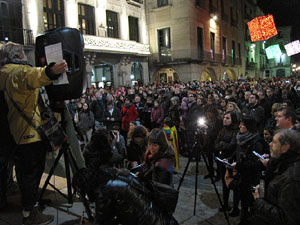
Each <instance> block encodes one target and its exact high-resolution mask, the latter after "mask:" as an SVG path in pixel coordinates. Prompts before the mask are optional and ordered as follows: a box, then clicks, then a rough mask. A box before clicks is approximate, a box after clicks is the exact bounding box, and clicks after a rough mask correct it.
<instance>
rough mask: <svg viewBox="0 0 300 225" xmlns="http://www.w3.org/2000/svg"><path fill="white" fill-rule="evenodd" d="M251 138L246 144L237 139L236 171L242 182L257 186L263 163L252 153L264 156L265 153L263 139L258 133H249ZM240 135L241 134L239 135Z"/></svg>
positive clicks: (246, 140)
mask: <svg viewBox="0 0 300 225" xmlns="http://www.w3.org/2000/svg"><path fill="white" fill-rule="evenodd" d="M248 134H249V135H250V134H251V136H250V137H249V138H247V139H245V141H244V142H241V143H240V142H239V139H238V138H237V151H236V162H237V164H236V167H235V168H236V169H237V171H238V172H239V173H240V174H241V180H242V182H246V183H249V184H252V185H255V184H257V183H258V181H259V178H260V177H259V175H260V172H261V163H260V162H259V161H258V159H257V157H256V156H255V155H254V154H253V152H252V151H256V152H257V153H259V154H261V155H263V154H264V153H265V149H264V143H263V139H262V138H261V137H260V135H259V134H258V133H248ZM238 135H240V133H238Z"/></svg>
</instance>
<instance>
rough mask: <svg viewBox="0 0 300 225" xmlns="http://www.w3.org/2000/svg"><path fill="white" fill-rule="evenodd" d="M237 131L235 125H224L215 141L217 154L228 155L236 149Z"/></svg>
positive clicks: (225, 156) (226, 156) (220, 155)
mask: <svg viewBox="0 0 300 225" xmlns="http://www.w3.org/2000/svg"><path fill="white" fill-rule="evenodd" d="M238 131H239V128H238V127H237V126H234V125H233V126H224V127H223V128H222V129H221V130H220V132H219V134H218V136H217V139H216V141H215V149H216V151H217V153H218V154H217V155H218V156H219V157H220V158H221V159H224V158H228V157H230V156H231V155H232V154H233V152H235V150H236V146H237V143H236V135H237V133H238Z"/></svg>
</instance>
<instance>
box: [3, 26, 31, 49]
mask: <svg viewBox="0 0 300 225" xmlns="http://www.w3.org/2000/svg"><path fill="white" fill-rule="evenodd" d="M0 41H13V42H16V43H18V44H21V45H24V46H33V45H34V38H33V34H32V30H28V29H22V28H14V27H0Z"/></svg>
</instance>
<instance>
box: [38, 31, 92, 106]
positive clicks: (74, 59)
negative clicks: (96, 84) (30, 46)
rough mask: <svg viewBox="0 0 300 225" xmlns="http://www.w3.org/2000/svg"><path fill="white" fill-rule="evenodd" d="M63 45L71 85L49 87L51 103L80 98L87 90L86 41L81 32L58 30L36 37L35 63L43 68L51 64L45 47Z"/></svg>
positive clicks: (47, 87)
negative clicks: (47, 59) (84, 50)
mask: <svg viewBox="0 0 300 225" xmlns="http://www.w3.org/2000/svg"><path fill="white" fill-rule="evenodd" d="M57 43H61V45H62V51H63V58H64V59H65V60H66V61H67V63H68V72H67V77H68V81H69V84H62V85H53V84H51V85H49V86H46V90H47V93H48V96H49V99H50V100H51V101H62V100H69V99H76V98H80V96H81V95H82V93H83V91H84V90H85V88H86V86H87V85H86V84H87V82H86V75H85V60H84V55H83V48H84V41H83V37H82V34H81V33H80V31H79V30H77V29H74V28H67V27H65V28H57V29H52V30H48V31H45V32H43V33H41V34H39V35H38V36H37V37H36V47H35V62H36V66H39V67H42V66H45V65H47V64H49V63H51V62H47V61H46V56H45V47H46V46H48V45H53V44H57Z"/></svg>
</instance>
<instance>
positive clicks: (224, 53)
mask: <svg viewBox="0 0 300 225" xmlns="http://www.w3.org/2000/svg"><path fill="white" fill-rule="evenodd" d="M226 45H227V39H226V37H222V63H224V64H226V54H227V48H226Z"/></svg>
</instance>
